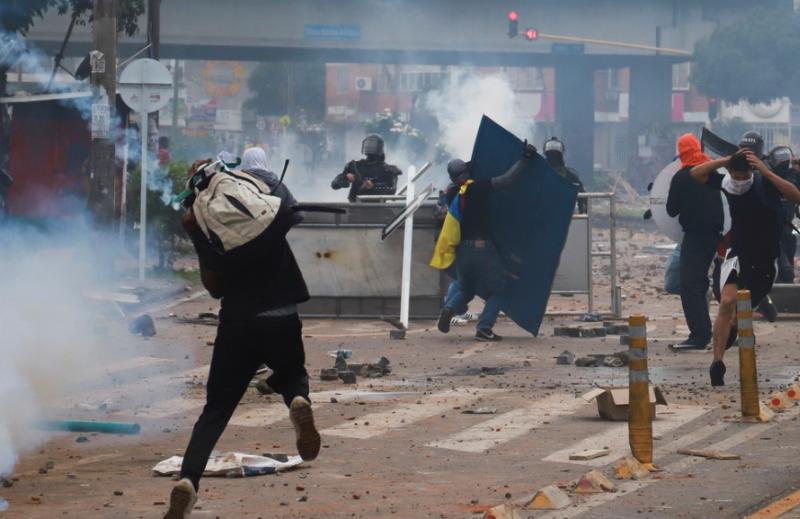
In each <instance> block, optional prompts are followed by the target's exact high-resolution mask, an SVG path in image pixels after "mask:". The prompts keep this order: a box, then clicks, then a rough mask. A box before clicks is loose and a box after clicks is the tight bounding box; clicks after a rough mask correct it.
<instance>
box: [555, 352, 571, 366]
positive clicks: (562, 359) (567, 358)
mask: <svg viewBox="0 0 800 519" xmlns="http://www.w3.org/2000/svg"><path fill="white" fill-rule="evenodd" d="M573 362H575V354H574V353H572V352H571V351H569V350H564V351H562V352H561V355H559V356H558V357H556V364H558V365H561V366H571V365H572V363H573Z"/></svg>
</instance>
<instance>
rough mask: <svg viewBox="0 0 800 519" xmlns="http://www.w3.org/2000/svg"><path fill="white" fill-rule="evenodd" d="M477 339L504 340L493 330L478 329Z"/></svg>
mask: <svg viewBox="0 0 800 519" xmlns="http://www.w3.org/2000/svg"><path fill="white" fill-rule="evenodd" d="M475 339H476V340H478V341H490V342H497V341H502V340H503V338H502V337H500V336H499V335H497V334H496V333H494V332H493V331H492V330H478V331H477V332H476V333H475Z"/></svg>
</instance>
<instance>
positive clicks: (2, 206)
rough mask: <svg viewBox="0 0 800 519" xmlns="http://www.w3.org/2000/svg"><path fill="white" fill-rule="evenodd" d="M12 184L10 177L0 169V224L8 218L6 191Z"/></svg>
mask: <svg viewBox="0 0 800 519" xmlns="http://www.w3.org/2000/svg"><path fill="white" fill-rule="evenodd" d="M13 183H14V181H13V179H12V178H11V175H9V174H8V173H6V172H5V170H4V169H2V168H0V222H2V221H3V220H4V219H5V218H6V217H7V216H8V203H7V201H6V196H7V193H8V189H9V188H10V187H11V184H13Z"/></svg>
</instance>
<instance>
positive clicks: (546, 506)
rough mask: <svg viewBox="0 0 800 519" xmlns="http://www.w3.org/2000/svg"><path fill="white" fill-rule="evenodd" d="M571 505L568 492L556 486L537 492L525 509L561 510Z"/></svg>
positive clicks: (549, 486)
mask: <svg viewBox="0 0 800 519" xmlns="http://www.w3.org/2000/svg"><path fill="white" fill-rule="evenodd" d="M569 504H570V498H569V496H568V495H567V493H566V492H564V491H563V490H561V489H560V488H558V487H557V486H555V485H548V486H546V487H544V488H542V489H540V490H539V491H538V492H536V495H535V496H533V499H531V500H530V502H528V504H527V505H525V508H527V509H529V510H560V509H561V508H566V507H567V506H569Z"/></svg>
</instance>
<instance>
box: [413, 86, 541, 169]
mask: <svg viewBox="0 0 800 519" xmlns="http://www.w3.org/2000/svg"><path fill="white" fill-rule="evenodd" d="M423 106H424V107H425V108H426V109H427V110H428V111H429V112H430V113H431V115H433V116H434V117H436V119H437V120H438V122H439V131H440V136H439V142H440V144H442V145H443V146H444V147H445V149H446V150H447V151H448V152H449V153H450V154H451V155H452V156H454V157H459V158H462V159H464V160H469V157H470V156H471V155H472V146H473V145H474V144H475V136H476V134H477V133H478V126H479V125H480V122H481V116H483V115H484V114H485V115H487V116H489V117H491V118H492V119H494V120H495V121H496V122H497V123H498V124H500V125H502V126H503V127H505V128H506V129H508V130H509V131H510V132H512V133H514V134H515V135H517V136H518V137H519V138H521V139H525V138H526V137H531V136H532V133H533V132H532V126H533V125H532V123H531V121H526V120H524V119H522V118H520V117H519V110H518V107H517V104H516V100H515V96H514V91H513V90H512V88H511V83H509V81H508V79H507V78H506V77H505V76H502V75H491V76H476V75H472V74H467V73H458V74H455V75H454V76H452V77H451V78H450V80H449V81H447V82H446V83H445V84H444V85H443V86H442V88H440V89H438V90H434V91H431V92H430V93H428V94H427V95H426V96H425V98H424V100H423Z"/></svg>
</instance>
